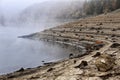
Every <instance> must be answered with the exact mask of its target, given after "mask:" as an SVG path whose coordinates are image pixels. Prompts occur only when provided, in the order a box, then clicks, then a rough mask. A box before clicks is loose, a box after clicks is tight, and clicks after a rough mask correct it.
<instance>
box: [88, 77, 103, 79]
mask: <svg viewBox="0 0 120 80" xmlns="http://www.w3.org/2000/svg"><path fill="white" fill-rule="evenodd" d="M86 80H102V79H101V78H100V77H89V79H86Z"/></svg>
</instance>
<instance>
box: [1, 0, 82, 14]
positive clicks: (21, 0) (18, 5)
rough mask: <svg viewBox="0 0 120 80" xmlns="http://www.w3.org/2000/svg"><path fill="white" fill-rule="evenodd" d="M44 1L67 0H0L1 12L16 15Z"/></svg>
mask: <svg viewBox="0 0 120 80" xmlns="http://www.w3.org/2000/svg"><path fill="white" fill-rule="evenodd" d="M43 1H51V2H52V1H65V0H0V12H2V13H3V14H4V15H5V16H6V15H7V16H8V14H9V15H14V14H16V13H19V12H20V11H21V10H23V9H25V8H27V7H28V6H30V5H32V4H35V3H40V2H43ZM66 1H75V0H66ZM81 1H84V0H81ZM1 10H2V11H1Z"/></svg>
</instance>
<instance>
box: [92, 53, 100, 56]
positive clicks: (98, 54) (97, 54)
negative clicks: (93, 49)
mask: <svg viewBox="0 0 120 80" xmlns="http://www.w3.org/2000/svg"><path fill="white" fill-rule="evenodd" d="M100 55H101V53H100V52H97V53H96V54H95V55H93V56H92V57H98V56H100Z"/></svg>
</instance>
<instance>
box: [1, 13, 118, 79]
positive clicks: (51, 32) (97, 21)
mask: <svg viewBox="0 0 120 80" xmlns="http://www.w3.org/2000/svg"><path fill="white" fill-rule="evenodd" d="M21 37H22V38H29V39H34V40H43V41H48V42H51V41H52V42H58V43H62V44H63V43H64V44H66V43H67V44H69V45H73V46H77V47H79V46H80V45H81V44H80V43H86V44H87V45H84V46H85V48H86V53H85V54H83V55H75V56H74V54H70V56H69V59H65V60H62V61H58V62H51V63H45V64H44V66H39V67H36V68H29V69H23V68H21V69H20V70H18V71H16V72H13V73H10V74H6V75H1V76H0V80H120V12H114V13H108V14H102V15H99V16H95V17H89V18H85V19H81V20H78V21H76V22H71V23H66V24H64V25H60V26H57V27H54V28H51V29H48V30H44V31H42V32H38V33H34V34H31V35H28V36H21ZM71 56H72V57H71Z"/></svg>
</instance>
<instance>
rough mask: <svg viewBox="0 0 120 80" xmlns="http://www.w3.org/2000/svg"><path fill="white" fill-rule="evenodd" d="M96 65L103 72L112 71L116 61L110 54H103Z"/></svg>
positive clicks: (96, 61)
mask: <svg viewBox="0 0 120 80" xmlns="http://www.w3.org/2000/svg"><path fill="white" fill-rule="evenodd" d="M95 65H96V67H97V68H98V70H99V71H101V72H106V71H108V70H110V69H112V68H113V67H114V65H115V59H114V58H113V57H111V56H110V55H108V54H102V55H100V56H99V57H98V58H97V59H96V60H95Z"/></svg>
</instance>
